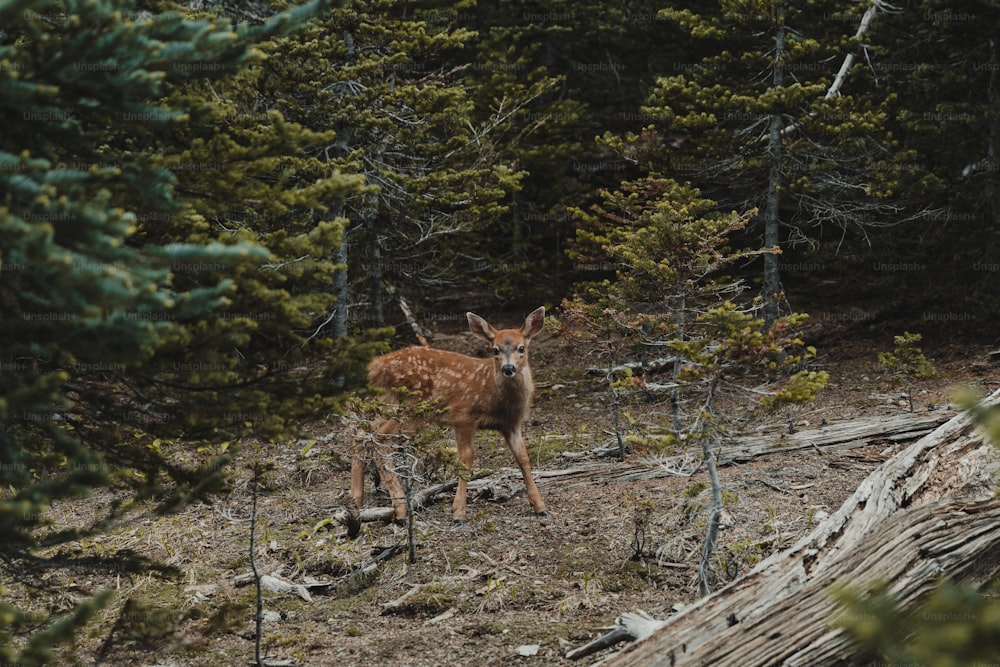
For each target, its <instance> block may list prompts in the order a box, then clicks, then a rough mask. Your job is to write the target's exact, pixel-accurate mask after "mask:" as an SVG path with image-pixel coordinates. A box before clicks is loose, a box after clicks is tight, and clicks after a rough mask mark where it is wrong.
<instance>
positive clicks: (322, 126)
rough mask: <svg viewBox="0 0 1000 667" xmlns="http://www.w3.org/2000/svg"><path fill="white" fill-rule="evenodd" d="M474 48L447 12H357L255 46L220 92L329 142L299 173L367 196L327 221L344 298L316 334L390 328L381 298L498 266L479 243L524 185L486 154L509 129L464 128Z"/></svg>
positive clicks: (384, 5)
mask: <svg viewBox="0 0 1000 667" xmlns="http://www.w3.org/2000/svg"><path fill="white" fill-rule="evenodd" d="M450 11H452V12H453V11H454V10H450ZM472 38H473V34H472V33H471V32H470V31H468V30H467V29H464V28H460V27H457V26H456V25H455V24H454V21H452V20H451V14H450V13H448V12H446V11H445V10H438V9H434V8H433V7H425V8H418V7H417V6H414V5H413V4H412V3H402V2H397V1H395V0H375V1H373V2H363V3H353V4H352V5H351V6H350V8H346V7H345V8H340V9H335V10H333V11H332V12H331V13H330V15H329V17H327V18H326V19H324V20H323V21H320V22H316V23H314V24H312V25H311V26H309V27H308V28H307V29H305V30H303V31H301V32H299V33H296V34H295V35H293V36H290V37H287V38H284V39H281V40H276V41H274V42H273V43H271V44H268V45H265V46H263V47H262V48H263V50H264V51H265V53H266V54H267V56H268V57H267V59H266V60H265V61H263V62H262V63H261V64H260V65H259V66H255V67H254V68H253V69H251V70H250V71H248V72H247V74H246V75H245V76H244V77H242V78H241V79H240V80H239V81H237V82H236V84H235V85H234V87H232V88H230V89H227V90H226V96H227V97H233V98H235V99H238V100H240V101H241V104H244V105H254V104H256V105H261V106H264V107H267V108H272V109H275V110H277V111H280V113H281V114H282V117H283V118H284V119H286V122H288V123H294V124H295V126H296V127H299V128H302V129H303V130H306V131H311V132H313V133H315V134H316V136H317V137H319V136H322V137H324V138H323V139H322V140H321V141H319V142H318V143H314V145H313V146H312V147H311V148H310V149H308V150H307V151H306V152H305V157H304V159H306V160H308V162H309V164H310V165H311V166H309V168H308V169H307V170H306V173H315V174H329V173H338V172H339V173H342V174H350V175H353V176H357V177H359V178H362V179H363V180H364V183H366V184H367V187H365V188H364V189H363V190H359V191H358V192H356V193H354V194H353V195H351V196H348V197H345V198H343V199H342V200H341V201H340V202H339V203H337V204H336V205H335V206H333V207H331V208H330V210H329V215H332V216H336V217H340V218H342V219H343V220H344V223H345V224H344V225H343V227H342V230H341V231H342V236H341V239H340V241H339V243H338V244H337V247H336V249H335V250H334V251H333V253H332V255H331V257H330V258H329V260H328V261H331V260H332V262H333V264H341V265H343V264H346V265H347V266H348V268H349V274H347V275H349V276H350V287H349V286H348V283H347V282H346V281H341V282H339V283H336V284H335V285H334V286H333V287H332V290H333V292H334V293H335V297H336V299H337V301H336V306H337V307H336V309H335V308H330V309H329V310H328V312H327V314H326V315H327V316H326V320H328V323H327V326H326V327H325V328H324V330H323V333H324V334H328V335H333V336H338V335H341V334H342V333H344V332H345V331H347V330H348V320H350V321H351V322H352V323H353V325H354V328H356V327H357V325H359V324H365V323H377V324H381V323H383V322H385V321H387V319H389V318H388V313H389V311H388V310H387V305H386V300H387V298H388V297H387V293H386V288H387V287H388V288H389V289H392V288H393V287H398V288H399V290H400V292H402V293H404V294H405V295H407V296H416V297H417V298H418V300H419V299H420V298H422V297H423V296H424V293H425V291H426V290H427V289H428V288H435V289H441V288H443V287H446V286H448V285H453V284H456V283H457V282H461V281H464V280H467V276H468V274H470V273H472V272H473V271H474V270H475V267H476V265H477V264H479V263H483V262H489V261H492V260H491V257H492V255H489V256H486V257H484V256H483V254H482V253H481V252H480V249H481V248H482V247H484V246H485V244H484V243H483V242H482V239H481V234H482V230H483V228H484V225H485V223H486V222H487V221H489V220H490V219H492V218H495V217H496V216H497V215H499V214H500V213H501V212H502V210H503V208H504V207H503V205H502V200H503V198H504V197H505V196H506V193H508V192H509V191H511V190H513V189H515V188H516V187H518V181H519V178H520V174H519V173H518V172H517V170H516V169H514V168H513V167H512V166H511V165H510V163H509V162H504V161H503V160H501V159H499V158H498V156H497V155H496V153H495V151H494V149H493V147H492V141H493V138H492V132H493V131H494V129H495V127H496V126H497V125H499V124H502V123H504V122H506V119H505V118H504V117H503V116H502V115H499V114H498V115H496V116H494V117H490V118H486V119H482V120H477V119H476V118H475V117H474V116H473V115H472V103H471V101H470V99H469V95H468V93H467V91H466V88H465V84H464V82H463V80H462V78H461V74H462V71H463V70H464V69H467V67H468V63H464V62H462V61H461V59H460V57H459V56H460V53H461V49H462V47H463V45H464V44H465V43H466V42H467V41H469V40H471V39H472ZM417 290H419V291H417ZM344 306H349V307H350V308H351V309H352V312H350V313H348V312H347V310H346V309H345V308H344Z"/></svg>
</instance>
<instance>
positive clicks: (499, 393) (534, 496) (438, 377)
mask: <svg viewBox="0 0 1000 667" xmlns="http://www.w3.org/2000/svg"><path fill="white" fill-rule="evenodd" d="M467 317H468V319H469V327H470V329H471V330H472V332H473V333H475V334H476V335H477V336H479V337H481V338H483V339H485V340H487V341H489V342H490V343H491V344H492V345H493V350H494V351H495V355H494V358H493V359H476V358H474V357H467V356H465V355H462V354H457V353H455V352H448V351H445V350H434V349H431V348H427V347H408V348H404V349H402V350H397V351H395V352H391V353H389V354H386V355H383V356H381V357H377V358H375V359H373V360H372V362H371V364H369V367H368V381H369V383H370V384H371V385H372V386H373V387H379V388H381V389H385V390H387V391H388V390H392V389H395V388H397V387H404V388H406V389H407V390H408V391H410V392H415V393H416V394H418V398H417V399H416V400H423V401H433V400H436V399H441V402H442V404H443V406H442V407H446V408H447V409H446V410H444V411H443V412H442V413H441V414H440V415H439V416H438V417H437V418H436V419H435V421H438V422H440V423H442V424H445V425H447V426H450V427H451V428H452V429H453V430H454V432H455V440H456V442H457V444H458V460H459V463H460V464H461V465H462V466H463V468H465V469H467V470H471V469H472V466H473V463H474V459H475V452H474V451H473V447H472V442H473V438H474V437H475V434H476V431H477V430H479V429H481V428H482V429H487V430H493V431H499V432H500V433H501V434H502V435H503V436H504V439H505V440H506V442H507V447H508V448H509V449H510V451H511V453H512V454H513V455H514V459H515V460H516V461H517V463H518V466H519V467H520V468H521V474H522V475H523V477H524V483H525V487H526V490H527V493H528V500H529V502H530V503H531V506H532V508H533V509H534V510H535V512H536V513H537V514H546V513H547V511H546V509H545V502H544V501H543V500H542V497H541V494H539V492H538V488H537V487H536V486H535V482H534V479H533V478H532V476H531V465H530V463H529V459H528V451H527V447H526V446H525V443H524V437H523V436H522V435H521V429H522V426H523V425H524V422H525V420H526V419H527V418H528V413H529V411H530V409H531V399H532V395H533V393H534V389H535V386H534V382H533V380H532V376H531V368H530V367H529V365H528V349H527V348H528V344H529V342H530V341H531V338H532V337H534V336H535V335H536V334H537V333H538V332H539V331H541V328H542V323H543V321H544V317H545V309H544V308H538V309H537V310H535V311H534V312H532V313H531V314H530V315H529V316H528V317H527V319H525V321H524V325H523V326H522V327H521V328H520V329H504V330H502V331H497V330H496V329H494V328H493V327H492V326H490V325H489V324H488V323H487V322H486V320H484V319H482V318H481V317H479V316H478V315H475V314H474V313H468V314H467ZM521 346H523V351H522V350H521ZM505 369H506V371H507V372H506V373H505V372H504V371H505ZM511 371H513V372H511ZM399 427H400V425H399V424H398V423H397V422H396V421H395V420H385V421H383V422H381V423H380V424H379V432H381V433H393V432H396V431H397V430H398V429H399ZM380 458H381V457H380ZM379 469H380V472H381V476H382V480H383V482H384V483H385V485H386V488H387V489H388V490H389V493H390V495H391V496H392V498H393V505H394V507H395V509H396V516H397V518H400V519H402V518H404V517H405V516H406V503H405V501H404V499H403V497H402V486H401V485H400V484H399V480H398V479H397V478H396V476H395V474H393V473H392V472H391V471H390V470H388V469H387V467H386V466H385V461H384V460H382V461H380V462H379ZM351 495H352V497H353V498H354V501H355V503H356V504H357V506H358V507H361V506H362V505H363V502H364V470H363V462H362V461H361V460H360V459H359V458H358V457H355V459H354V463H353V465H352V468H351ZM465 505H466V480H465V479H459V483H458V491H457V492H456V493H455V502H454V504H453V510H454V519H455V521H458V522H462V521H464V520H465V518H466V509H465Z"/></svg>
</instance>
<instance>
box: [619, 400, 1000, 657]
mask: <svg viewBox="0 0 1000 667" xmlns="http://www.w3.org/2000/svg"><path fill="white" fill-rule="evenodd" d="M990 402H991V403H998V402H1000V392H997V393H996V394H994V395H993V396H992V397H991V399H990ZM997 467H998V454H997V451H996V449H995V448H994V447H992V446H990V445H989V444H988V443H986V442H984V436H983V433H982V431H981V430H980V429H979V428H978V427H977V426H976V425H975V424H974V422H973V419H972V417H971V416H970V415H969V414H967V413H963V414H961V415H959V416H957V417H955V418H953V419H951V420H950V421H948V422H947V423H946V424H943V425H942V426H940V427H939V428H937V429H936V430H934V431H933V432H932V433H930V434H928V435H926V436H924V437H923V438H921V439H920V440H918V441H917V442H914V443H913V444H911V445H910V446H908V447H907V448H906V449H904V450H903V451H901V452H899V453H898V454H896V455H895V456H893V457H892V458H890V459H889V460H887V461H886V462H885V463H884V464H882V465H881V466H880V467H879V468H878V469H876V470H875V471H873V472H872V474H871V475H869V477H868V478H867V479H865V480H864V481H863V482H862V483H861V485H860V486H859V487H858V489H857V491H855V493H854V494H853V495H852V496H851V497H850V498H849V499H848V500H847V501H846V502H845V503H844V504H843V506H842V507H841V508H840V509H839V510H838V511H837V512H836V513H834V514H833V515H831V516H830V517H828V518H827V519H826V520H824V521H822V522H821V523H820V524H819V525H818V526H817V527H816V528H815V529H814V530H813V531H812V532H811V533H810V534H809V535H807V536H805V537H803V538H802V539H801V540H800V541H799V542H797V543H796V544H795V545H794V546H792V547H791V548H789V549H787V550H786V551H783V552H781V553H777V554H774V555H772V556H770V557H769V558H767V559H765V560H764V561H762V562H761V563H760V564H759V565H758V566H757V567H756V568H754V570H752V571H751V572H749V573H748V574H746V575H745V576H743V577H741V578H739V579H737V580H736V581H734V582H732V583H730V584H729V585H727V586H726V587H724V588H722V589H720V590H718V591H716V592H715V593H713V594H711V595H709V596H708V597H705V598H702V599H701V600H699V601H697V602H696V603H694V604H692V605H691V606H689V607H687V608H685V609H684V610H683V611H681V612H680V613H678V614H677V615H675V616H673V617H671V618H669V619H667V620H666V622H665V623H664V625H663V627H661V628H660V629H658V630H657V631H656V632H655V633H654V634H653V635H651V636H650V637H649V638H647V639H646V640H645V641H640V642H637V643H635V644H632V645H630V646H628V647H626V649H625V650H623V651H622V652H621V653H619V654H618V655H616V656H613V657H611V658H610V659H609V660H608V661H607V662H606V663H602V664H607V665H614V666H617V667H625V666H632V665H634V666H638V665H642V666H643V667H648V666H650V665H671V666H681V665H714V666H723V667H725V666H727V665H732V666H734V667H736V666H739V667H753V666H754V665H760V666H764V665H768V666H769V665H802V666H806V665H837V664H849V663H850V662H851V660H852V658H853V657H854V656H853V654H854V652H855V648H854V647H853V645H852V643H851V640H850V638H849V637H848V636H847V635H846V634H845V633H844V632H843V631H841V630H840V629H838V628H836V627H835V626H834V625H833V624H832V621H833V620H834V619H835V618H836V615H837V613H838V611H839V610H840V607H839V605H838V603H837V602H836V600H835V599H834V598H833V597H832V596H831V594H830V587H831V586H833V585H835V584H846V585H851V586H853V587H860V588H862V589H864V588H865V587H867V586H870V585H873V584H874V583H876V582H878V581H885V582H890V586H889V592H890V593H892V594H893V595H894V596H896V598H897V599H898V600H900V602H901V603H902V604H904V605H910V604H915V603H917V602H919V601H920V600H921V599H923V598H924V597H925V596H926V595H927V594H928V593H929V592H930V591H931V590H932V589H933V587H934V586H935V585H936V584H937V583H938V582H939V580H940V577H941V576H942V575H948V576H949V577H951V578H953V579H955V580H961V581H967V582H970V583H972V584H973V585H981V584H983V583H985V582H987V581H989V580H990V579H992V578H994V577H995V576H996V575H997V573H998V572H1000V557H998V553H1000V551H998V549H1000V499H997V498H996V497H995V495H994V493H993V484H994V481H993V475H994V473H995V471H996V470H997Z"/></svg>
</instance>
